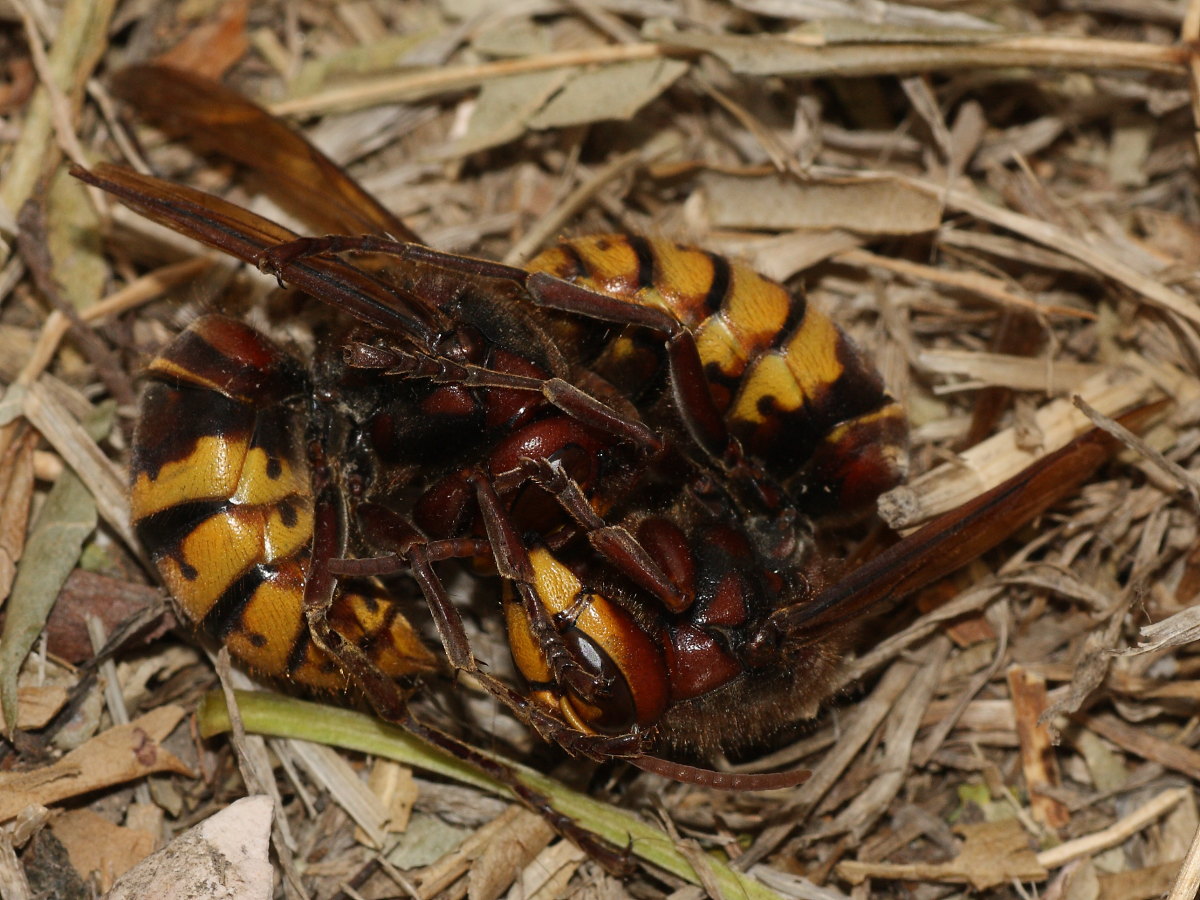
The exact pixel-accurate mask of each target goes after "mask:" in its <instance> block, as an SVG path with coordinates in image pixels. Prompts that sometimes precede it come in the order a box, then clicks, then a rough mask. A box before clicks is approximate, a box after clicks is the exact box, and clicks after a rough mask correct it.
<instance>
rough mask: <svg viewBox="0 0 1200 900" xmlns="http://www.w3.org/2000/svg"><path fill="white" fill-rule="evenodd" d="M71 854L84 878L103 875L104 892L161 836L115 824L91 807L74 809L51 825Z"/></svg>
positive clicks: (152, 848)
mask: <svg viewBox="0 0 1200 900" xmlns="http://www.w3.org/2000/svg"><path fill="white" fill-rule="evenodd" d="M50 828H51V830H52V831H53V832H54V836H55V837H56V838H58V839H59V840H60V841H61V842H62V844H63V846H64V847H66V848H67V853H68V854H70V857H71V865H73V866H74V867H75V869H76V871H78V872H79V874H80V875H82V876H83V877H84V878H88V877H89V876H91V874H92V873H93V872H95V873H98V874H99V884H100V889H101V890H102V891H107V890H108V889H109V888H111V887H112V885H113V882H114V881H116V879H118V878H120V877H121V876H122V875H124V874H125V873H126V872H127V871H129V870H130V869H131V868H133V866H135V865H136V864H137V863H139V862H141V861H142V860H143V859H145V858H146V857H147V856H149V855H150V854H151V853H152V852H154V847H155V845H156V844H157V843H158V836H157V835H153V834H150V833H149V832H146V831H139V830H137V829H134V828H123V827H121V826H120V825H114V824H113V823H112V822H110V821H108V819H106V818H104V817H103V816H101V815H98V814H96V813H94V812H92V811H91V810H90V809H73V810H70V811H69V812H66V813H64V814H63V815H62V816H60V817H59V818H57V819H55V820H54V821H53V822H52V823H51V825H50Z"/></svg>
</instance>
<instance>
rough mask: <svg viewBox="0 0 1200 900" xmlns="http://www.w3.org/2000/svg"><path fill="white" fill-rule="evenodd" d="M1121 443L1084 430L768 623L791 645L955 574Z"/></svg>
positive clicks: (1136, 415) (1128, 419)
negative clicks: (804, 602) (1051, 451)
mask: <svg viewBox="0 0 1200 900" xmlns="http://www.w3.org/2000/svg"><path fill="white" fill-rule="evenodd" d="M1161 405H1162V404H1161V403H1155V404H1148V405H1146V406H1143V407H1139V408H1137V409H1135V410H1133V411H1131V412H1129V413H1126V414H1125V415H1124V416H1122V417H1121V419H1120V421H1121V423H1122V424H1124V425H1125V426H1126V427H1128V428H1133V429H1137V428H1138V427H1140V426H1142V425H1144V424H1145V422H1146V421H1147V420H1148V419H1149V418H1150V417H1151V416H1152V415H1153V414H1154V413H1155V412H1157V411H1158V410H1159V409H1160V408H1161ZM1120 446H1121V445H1120V442H1119V441H1117V439H1116V438H1114V437H1112V436H1111V435H1109V434H1108V433H1106V432H1104V431H1101V430H1100V429H1099V428H1093V429H1091V430H1089V431H1087V432H1084V433H1083V434H1082V435H1080V436H1079V437H1077V438H1076V439H1075V440H1073V441H1071V442H1070V443H1069V444H1067V445H1066V446H1064V447H1063V448H1061V449H1060V450H1057V451H1055V452H1054V453H1050V454H1047V455H1046V456H1044V457H1042V458H1041V459H1040V460H1038V461H1037V462H1035V463H1033V464H1032V465H1030V466H1029V467H1027V468H1026V469H1025V470H1024V471H1022V472H1020V473H1018V474H1017V475H1015V476H1013V477H1012V478H1010V479H1009V480H1008V481H1005V482H1002V483H1001V484H999V485H997V486H996V487H994V488H992V489H991V490H990V491H987V492H986V493H983V494H981V495H980V496H978V497H976V498H975V499H974V500H972V501H971V502H970V503H965V504H963V505H962V506H960V507H958V508H957V509H953V510H951V511H950V512H947V513H945V514H943V515H941V516H939V517H938V518H936V519H934V520H933V521H931V522H929V523H928V524H926V525H925V526H923V527H922V528H920V529H918V530H917V531H915V532H913V533H912V534H910V535H909V536H908V537H906V538H904V540H902V541H900V542H899V543H897V544H894V545H893V546H891V547H889V548H888V549H887V550H884V551H883V552H882V553H880V554H879V555H877V556H875V557H873V558H872V559H871V560H869V561H868V562H866V563H864V564H863V565H861V566H859V567H858V568H856V569H855V570H854V571H852V572H849V573H847V574H846V575H845V576H844V577H842V578H841V579H839V580H838V581H837V583H835V584H833V585H831V586H830V587H828V588H826V589H825V590H824V591H822V592H821V593H820V594H818V595H817V597H816V599H815V600H814V601H813V602H812V603H806V604H799V605H796V606H791V607H788V608H786V609H781V610H779V611H778V612H777V613H775V614H774V615H773V616H772V617H771V620H770V623H769V628H770V630H771V631H773V632H774V633H775V634H777V635H786V640H787V641H788V642H789V644H790V645H792V646H797V645H801V644H808V643H812V642H814V641H818V640H820V639H822V638H823V637H824V636H825V635H827V634H829V633H830V632H831V631H834V630H835V629H837V628H838V627H839V626H841V625H844V624H846V623H847V622H850V621H852V620H854V619H856V618H858V617H859V616H861V615H863V614H865V613H867V612H868V611H872V610H874V609H878V608H886V607H887V606H888V604H890V603H893V602H895V601H898V600H901V599H903V598H904V597H906V596H908V595H910V594H912V593H914V592H916V591H918V590H920V589H921V588H923V587H926V586H927V585H930V584H932V583H933V582H934V581H937V580H938V579H939V578H942V577H944V576H946V575H949V574H951V573H953V572H954V571H956V570H957V569H959V568H961V567H962V566H964V565H966V564H967V563H969V562H970V561H971V560H973V559H975V558H977V557H979V556H981V555H983V554H984V553H986V552H988V551H989V550H991V549H992V548H993V547H996V546H997V545H998V544H1000V542H1001V541H1003V540H1005V539H1006V538H1008V537H1010V536H1012V534H1013V533H1014V532H1016V531H1017V529H1019V528H1021V527H1023V526H1024V525H1026V524H1028V523H1029V522H1031V521H1033V520H1034V519H1035V518H1037V517H1038V516H1040V515H1041V514H1042V513H1044V512H1045V511H1046V510H1048V509H1049V508H1050V507H1052V506H1054V505H1055V504H1056V503H1058V502H1060V501H1061V500H1064V499H1066V498H1067V497H1069V496H1071V495H1072V494H1073V493H1075V492H1076V491H1077V490H1078V489H1079V488H1080V487H1081V486H1082V485H1083V484H1084V483H1085V482H1086V481H1087V480H1088V479H1089V478H1091V477H1092V476H1093V475H1094V474H1095V472H1096V470H1097V469H1099V468H1100V466H1101V465H1103V464H1104V463H1105V462H1106V461H1107V460H1108V459H1109V458H1110V457H1111V456H1112V455H1113V453H1114V452H1116V450H1118V449H1119V448H1120Z"/></svg>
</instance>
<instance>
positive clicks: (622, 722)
mask: <svg viewBox="0 0 1200 900" xmlns="http://www.w3.org/2000/svg"><path fill="white" fill-rule="evenodd" d="M562 638H563V643H565V644H566V646H567V649H568V650H569V651H570V653H571V655H572V657H573V658H574V659H575V660H576V662H578V663H579V665H580V667H581V668H583V670H584V671H585V672H586V673H587V674H588V675H590V676H592V678H594V679H595V684H596V695H595V699H594V702H592V701H588V700H587V699H585V698H584V697H582V696H580V695H579V694H577V693H576V692H575V691H571V690H568V692H567V694H566V695H565V696H564V698H563V699H564V704H563V705H564V707H566V706H569V707H570V708H569V710H568V709H564V712H567V714H568V716H569V717H571V718H577V719H578V720H580V722H582V723H583V724H585V725H586V728H582V729H580V730H591V731H599V732H604V733H608V734H621V733H624V732H626V731H629V730H630V728H632V727H633V725H634V724H635V723H636V721H637V705H636V703H635V702H634V698H633V691H631V690H630V688H629V682H628V681H627V680H626V679H625V673H624V672H622V671H621V669H620V667H619V666H618V665H617V664H616V662H614V660H613V658H612V657H611V656H609V655H608V654H607V653H606V652H604V649H603V648H602V647H601V646H600V645H599V644H597V643H596V642H595V641H594V640H592V639H591V638H590V637H588V635H586V634H584V633H583V632H582V631H580V630H579V629H578V628H570V629H568V630H567V631H566V632H564V633H563V636H562ZM576 727H578V725H577V726H576Z"/></svg>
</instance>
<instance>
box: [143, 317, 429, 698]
mask: <svg viewBox="0 0 1200 900" xmlns="http://www.w3.org/2000/svg"><path fill="white" fill-rule="evenodd" d="M147 374H148V378H149V384H148V385H147V388H146V391H145V393H144V394H143V397H142V402H141V410H140V416H139V421H138V427H137V431H136V434H135V436H134V443H133V458H132V463H131V472H130V479H131V488H130V507H131V516H132V520H133V524H134V527H135V528H136V530H137V532H138V536H139V538H140V539H141V541H142V543H143V545H144V546H145V547H146V549H147V550H148V551H149V553H150V555H151V557H152V558H153V560H154V563H155V565H156V566H157V567H158V570H159V572H160V573H161V574H162V577H163V581H164V582H165V583H166V585H167V588H168V589H169V590H170V591H171V594H172V595H173V596H174V597H175V599H176V601H177V602H178V604H179V606H180V607H181V609H182V610H183V612H184V614H185V615H186V616H187V617H188V618H189V619H190V620H191V621H192V622H193V623H195V624H196V625H197V627H199V628H201V629H202V630H203V631H205V632H206V633H207V634H209V635H210V636H211V637H212V638H213V639H214V640H217V641H220V642H222V643H225V644H226V645H227V646H228V647H229V649H230V652H231V653H233V654H234V656H236V657H238V658H239V659H241V660H243V661H244V662H245V663H247V664H248V665H249V666H250V667H252V668H253V669H255V670H257V671H259V672H261V673H263V674H265V675H269V676H273V677H282V678H288V679H291V680H294V681H296V682H298V683H300V684H304V685H307V686H310V687H316V688H332V689H338V688H342V687H345V678H344V676H343V674H342V673H341V672H340V671H339V670H338V669H337V667H336V666H335V665H334V664H333V662H332V660H331V659H330V658H329V657H328V656H327V655H326V654H325V653H323V652H322V651H320V650H319V649H318V648H316V647H315V646H314V645H313V644H312V642H311V640H310V638H309V633H308V627H307V623H306V620H305V618H304V608H303V604H304V588H305V583H306V578H307V566H308V561H309V556H310V551H311V544H312V538H313V513H314V500H313V490H312V483H311V479H310V473H309V466H308V460H307V454H306V449H305V440H306V435H305V421H304V418H305V417H304V413H303V409H302V406H297V404H295V403H294V402H293V401H294V399H295V398H296V396H297V395H298V394H300V395H303V393H304V391H305V386H306V385H307V383H308V379H307V377H306V376H305V373H304V371H303V370H302V369H301V367H300V366H299V365H298V364H297V363H296V361H295V360H293V359H292V358H291V357H289V356H288V355H286V354H284V353H282V352H281V351H280V350H279V349H278V348H276V347H275V346H274V345H273V344H272V343H271V342H270V341H268V340H267V339H266V338H264V337H263V336H262V335H261V334H259V333H258V332H257V331H255V330H254V329H252V328H250V327H249V326H247V325H244V324H243V323H241V322H238V321H236V320H233V319H228V318H224V317H221V316H206V317H204V318H202V319H199V320H197V321H196V322H195V323H194V324H193V325H192V326H191V327H190V328H189V329H188V330H187V331H185V332H184V333H183V334H181V335H180V336H179V337H178V338H177V339H176V340H175V341H174V342H173V343H172V344H171V345H170V346H169V347H168V348H167V349H166V351H165V352H164V353H163V354H162V355H161V356H160V357H158V358H157V359H156V360H154V361H153V362H152V363H151V364H150V367H149V369H148V372H147ZM329 618H330V623H331V624H332V625H333V627H334V628H335V629H336V630H337V631H339V632H341V633H342V634H343V635H344V636H345V637H347V638H348V639H350V640H352V641H354V642H355V643H357V644H359V645H360V646H363V647H364V649H367V651H368V653H369V654H370V655H372V656H373V657H374V658H375V660H376V662H377V663H378V664H379V665H380V667H381V668H383V669H384V671H386V672H387V673H388V674H390V675H393V676H396V677H399V676H402V675H408V674H412V673H414V672H417V671H422V670H426V669H428V668H430V667H431V666H432V664H433V658H432V656H431V655H430V654H429V652H428V651H427V650H426V648H425V647H424V646H423V645H422V644H421V642H420V640H419V639H418V638H417V637H416V635H415V634H414V633H413V631H412V628H411V626H410V625H409V623H408V622H407V621H406V620H405V619H404V617H403V616H401V615H400V614H399V612H398V611H397V610H396V608H395V603H393V602H392V601H391V600H390V599H389V598H388V597H387V596H386V595H383V594H378V595H375V593H374V592H373V591H367V592H362V593H360V592H349V591H343V592H341V593H340V594H339V596H338V597H337V599H336V600H335V601H334V604H333V608H332V609H331V610H330V614H329Z"/></svg>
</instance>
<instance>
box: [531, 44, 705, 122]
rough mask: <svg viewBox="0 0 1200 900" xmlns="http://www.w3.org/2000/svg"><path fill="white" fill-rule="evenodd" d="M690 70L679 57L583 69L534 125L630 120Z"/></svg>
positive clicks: (534, 118) (540, 114)
mask: <svg viewBox="0 0 1200 900" xmlns="http://www.w3.org/2000/svg"><path fill="white" fill-rule="evenodd" d="M687 69H688V64H687V63H685V62H680V61H679V60H677V59H638V60H632V61H630V62H619V63H614V64H612V65H608V66H599V67H597V68H594V69H583V70H580V71H579V72H577V74H576V75H575V77H574V78H572V79H570V80H569V81H568V82H567V83H566V85H565V86H564V87H563V89H562V90H561V91H560V92H559V93H558V94H556V95H555V96H554V97H553V98H552V99H551V100H550V102H548V103H547V104H546V105H545V107H543V108H542V110H541V111H540V112H538V113H537V114H536V115H534V116H533V117H532V118H531V119H530V120H529V127H531V128H568V127H570V126H572V125H584V124H586V123H588V122H603V121H606V120H609V119H628V118H630V117H632V116H633V115H634V113H636V112H637V111H638V110H639V109H641V108H642V107H643V106H645V105H646V104H647V103H649V102H650V101H651V100H653V99H654V98H655V97H657V96H658V95H659V94H661V93H662V92H663V91H665V90H666V89H667V88H669V87H670V86H671V85H672V84H674V83H675V80H676V79H677V78H679V76H681V75H682V74H683V73H684V72H686V71H687Z"/></svg>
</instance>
